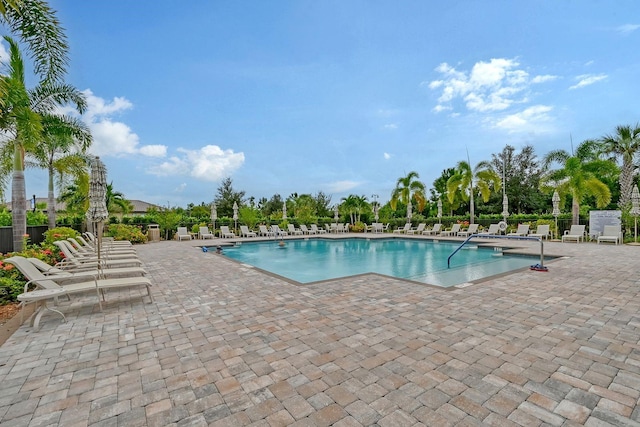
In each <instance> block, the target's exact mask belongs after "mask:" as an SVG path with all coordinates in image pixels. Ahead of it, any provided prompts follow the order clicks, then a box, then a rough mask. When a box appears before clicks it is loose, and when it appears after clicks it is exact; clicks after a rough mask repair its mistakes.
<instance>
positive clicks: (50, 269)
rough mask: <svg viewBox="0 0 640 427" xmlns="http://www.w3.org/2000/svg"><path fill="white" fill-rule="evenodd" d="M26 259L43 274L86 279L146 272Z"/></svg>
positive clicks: (143, 273)
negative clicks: (67, 266)
mask: <svg viewBox="0 0 640 427" xmlns="http://www.w3.org/2000/svg"><path fill="white" fill-rule="evenodd" d="M27 260H28V261H29V262H30V263H31V264H33V266H34V267H35V268H37V269H38V270H40V271H41V272H42V274H44V275H45V276H60V277H67V278H69V279H77V278H84V280H88V279H93V278H94V277H95V276H98V277H99V278H102V279H109V278H113V277H122V276H145V275H146V274H147V271H146V270H145V269H144V268H142V267H121V268H101V269H95V268H92V269H87V270H64V269H61V268H58V267H56V266H54V265H49V264H47V263H46V262H44V261H42V260H41V259H38V258H27Z"/></svg>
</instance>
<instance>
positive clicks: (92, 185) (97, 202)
mask: <svg viewBox="0 0 640 427" xmlns="http://www.w3.org/2000/svg"><path fill="white" fill-rule="evenodd" d="M106 196H107V170H106V168H105V166H104V163H102V162H101V161H100V158H99V157H95V158H94V159H93V161H92V162H91V176H90V177H89V210H88V211H87V219H88V220H89V221H90V222H91V223H93V224H94V227H95V231H96V234H97V236H98V268H100V251H101V247H102V232H103V225H104V220H105V219H107V218H108V217H109V212H108V211H107V201H106Z"/></svg>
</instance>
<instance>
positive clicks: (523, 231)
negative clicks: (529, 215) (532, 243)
mask: <svg viewBox="0 0 640 427" xmlns="http://www.w3.org/2000/svg"><path fill="white" fill-rule="evenodd" d="M527 234H529V224H518V229H517V230H516V231H514V232H513V233H508V234H507V236H526V235H527Z"/></svg>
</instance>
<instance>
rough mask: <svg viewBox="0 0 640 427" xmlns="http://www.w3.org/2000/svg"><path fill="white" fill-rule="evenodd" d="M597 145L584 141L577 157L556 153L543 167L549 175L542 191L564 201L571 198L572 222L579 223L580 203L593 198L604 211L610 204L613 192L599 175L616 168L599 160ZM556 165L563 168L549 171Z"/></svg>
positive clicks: (553, 152) (544, 161) (545, 160)
mask: <svg viewBox="0 0 640 427" xmlns="http://www.w3.org/2000/svg"><path fill="white" fill-rule="evenodd" d="M596 149H597V145H596V143H595V142H594V141H584V142H582V143H581V144H580V145H579V146H578V147H577V148H576V151H575V153H574V154H569V153H568V152H566V151H565V150H554V151H551V152H549V153H547V155H546V156H545V157H544V159H543V164H544V168H545V170H546V172H545V173H544V174H543V175H542V178H541V180H540V182H541V185H540V187H541V190H542V191H544V192H551V191H553V190H554V189H557V190H558V194H559V195H560V198H561V199H562V200H563V199H564V197H565V196H566V195H567V194H570V195H571V197H572V207H571V213H572V217H573V218H572V221H573V224H579V223H580V203H582V200H583V199H584V198H585V197H586V196H593V197H594V198H595V200H596V206H597V207H598V208H604V207H605V206H607V205H608V204H609V202H610V201H611V191H610V190H609V187H607V185H606V184H604V183H603V182H602V181H600V179H598V175H601V174H602V175H604V174H607V173H613V171H612V170H613V169H615V168H616V165H615V164H613V163H612V162H610V161H608V160H603V159H600V158H599V157H598V155H597V153H596V152H595V150H596ZM553 163H560V164H561V167H560V168H558V169H554V170H548V168H549V166H550V165H551V164H553Z"/></svg>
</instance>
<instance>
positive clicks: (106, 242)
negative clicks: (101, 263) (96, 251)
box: [83, 231, 132, 246]
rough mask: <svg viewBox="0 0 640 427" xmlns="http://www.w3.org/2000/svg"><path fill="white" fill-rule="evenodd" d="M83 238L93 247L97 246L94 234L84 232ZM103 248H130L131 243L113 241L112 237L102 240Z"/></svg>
mask: <svg viewBox="0 0 640 427" xmlns="http://www.w3.org/2000/svg"><path fill="white" fill-rule="evenodd" d="M83 234H84V236H85V237H86V238H87V239H88V240H89V241H90V242H91V243H93V244H94V246H95V245H97V244H98V238H97V237H96V236H94V234H93V233H92V232H90V231H85V232H84V233H83ZM102 245H103V246H132V244H131V242H130V241H128V240H114V239H113V238H112V237H109V238H104V237H103V238H102Z"/></svg>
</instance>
